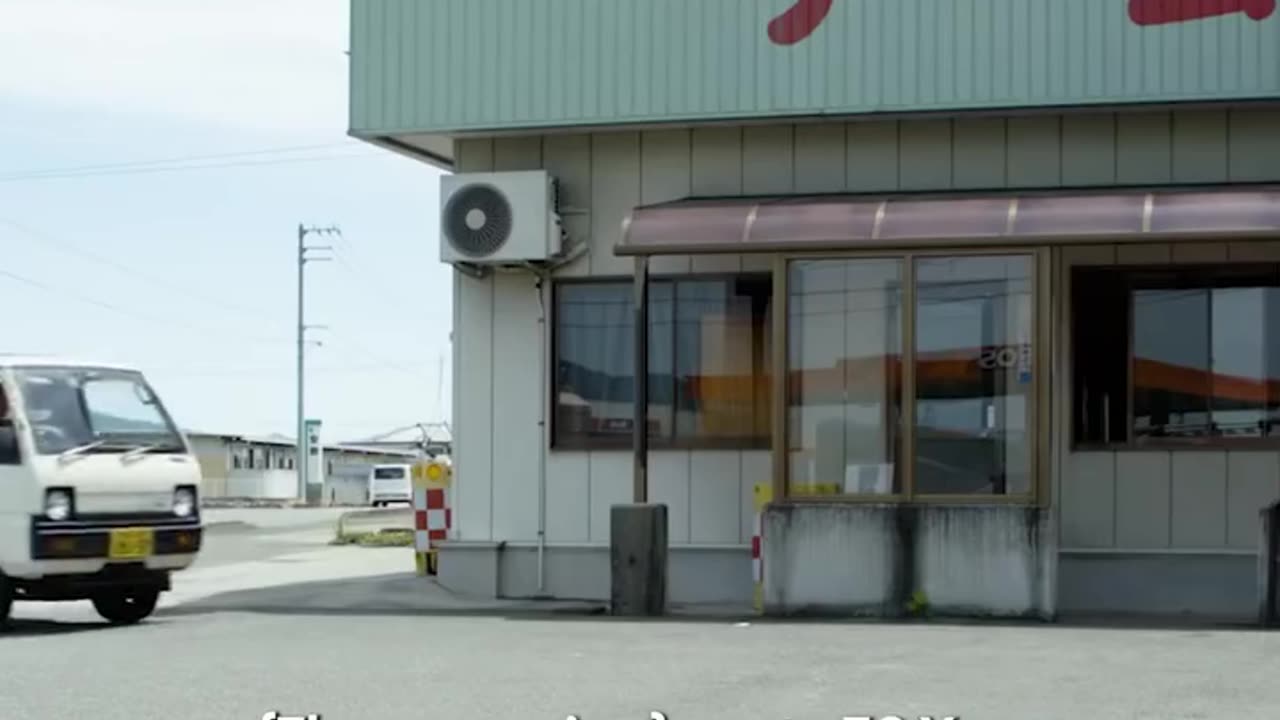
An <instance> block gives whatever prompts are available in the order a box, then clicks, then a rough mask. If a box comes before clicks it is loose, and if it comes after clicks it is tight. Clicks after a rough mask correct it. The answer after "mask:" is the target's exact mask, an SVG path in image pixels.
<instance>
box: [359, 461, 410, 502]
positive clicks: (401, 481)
mask: <svg viewBox="0 0 1280 720" xmlns="http://www.w3.org/2000/svg"><path fill="white" fill-rule="evenodd" d="M412 502H413V474H412V469H411V466H409V465H374V466H373V469H372V470H370V471H369V504H370V505H372V506H373V507H382V506H383V505H390V504H391V503H412Z"/></svg>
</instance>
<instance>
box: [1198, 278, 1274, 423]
mask: <svg viewBox="0 0 1280 720" xmlns="http://www.w3.org/2000/svg"><path fill="white" fill-rule="evenodd" d="M1275 292H1276V291H1275V290H1274V289H1272V288H1261V287H1239V288H1217V289H1215V290H1214V291H1213V296H1212V302H1213V305H1212V311H1211V315H1212V328H1213V331H1212V333H1211V334H1212V352H1213V355H1212V359H1213V377H1212V382H1213V396H1212V397H1213V400H1212V403H1213V426H1214V429H1215V430H1216V431H1217V432H1218V433H1221V434H1222V435H1223V436H1225V437H1261V436H1263V435H1266V434H1268V432H1267V431H1268V427H1269V423H1268V419H1269V416H1270V408H1269V407H1268V397H1267V389H1268V386H1269V385H1270V382H1269V376H1270V372H1269V368H1268V367H1267V340H1268V339H1269V336H1268V334H1267V333H1266V332H1265V318H1266V316H1267V306H1268V305H1269V304H1273V303H1274V299H1272V296H1273V295H1274V294H1275Z"/></svg>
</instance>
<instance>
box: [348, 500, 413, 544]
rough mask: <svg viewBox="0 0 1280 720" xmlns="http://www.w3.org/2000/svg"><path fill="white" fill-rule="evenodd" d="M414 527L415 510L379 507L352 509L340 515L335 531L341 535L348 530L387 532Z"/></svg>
mask: <svg viewBox="0 0 1280 720" xmlns="http://www.w3.org/2000/svg"><path fill="white" fill-rule="evenodd" d="M412 529H413V510H412V509H407V508H399V507H397V508H385V509H383V508H378V509H376V510H352V511H350V512H345V513H342V514H341V515H339V516H338V520H337V522H336V523H335V527H334V532H335V533H336V535H337V536H338V537H341V536H342V535H343V534H345V533H346V532H348V531H354V532H386V531H389V530H390V531H395V530H412Z"/></svg>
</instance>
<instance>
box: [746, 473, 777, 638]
mask: <svg viewBox="0 0 1280 720" xmlns="http://www.w3.org/2000/svg"><path fill="white" fill-rule="evenodd" d="M752 496H753V501H754V502H753V503H752V504H753V505H754V506H755V510H756V512H755V516H754V518H753V525H752V530H751V579H752V582H753V585H754V586H755V597H754V605H755V608H756V612H764V509H765V506H766V505H768V504H769V500H770V499H771V498H772V497H773V486H772V485H771V484H769V483H760V484H758V485H756V486H755V488H754V489H753V491H752Z"/></svg>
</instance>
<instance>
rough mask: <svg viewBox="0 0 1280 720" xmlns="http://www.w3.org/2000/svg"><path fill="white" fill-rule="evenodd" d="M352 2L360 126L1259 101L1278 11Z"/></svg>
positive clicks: (714, 0) (709, 1)
mask: <svg viewBox="0 0 1280 720" xmlns="http://www.w3.org/2000/svg"><path fill="white" fill-rule="evenodd" d="M792 2H793V0H609V1H607V2H606V1H604V0H600V1H597V0H540V1H537V2H535V1H534V0H432V1H431V2H422V1H421V0H353V1H352V22H351V29H352V37H351V51H352V53H351V117H350V123H351V127H352V128H353V129H354V130H355V131H356V132H357V133H369V134H389V133H393V132H414V131H418V132H423V131H438V130H466V129H496V128H530V127H549V126H563V125H611V124H619V123H630V122H643V121H655V120H665V121H671V120H695V119H709V118H714V119H723V118H730V117H749V116H755V117H768V116H779V115H792V116H794V115H809V114H848V113H867V112H877V111H908V110H940V109H958V108H975V107H977V108H999V107H1017V106H1054V105H1082V104H1096V103H1119V102H1152V101H1177V100H1205V99H1224V98H1258V97H1275V96H1276V95H1277V94H1280V14H1278V15H1274V16H1272V17H1270V18H1268V19H1266V20H1263V21H1261V22H1257V21H1253V20H1250V19H1248V18H1246V17H1245V16H1244V15H1243V14H1240V13H1233V14H1230V15H1226V16H1223V17H1218V18H1211V19H1205V20H1199V21H1194V22H1185V23H1176V24H1170V25H1164V26H1158V27H1141V26H1138V25H1136V24H1134V23H1133V22H1131V21H1130V19H1129V17H1128V14H1127V10H1126V8H1127V5H1128V3H1127V2H1126V1H1125V0H1069V1H1068V0H947V1H946V2H939V0H842V1H841V2H838V3H836V5H835V9H834V10H833V11H832V16H831V17H830V18H828V19H827V21H826V22H825V23H824V24H823V25H822V26H821V27H819V28H818V30H817V32H816V33H814V34H813V35H812V36H811V37H810V38H808V39H807V40H805V41H804V42H801V43H799V44H796V45H793V46H789V47H784V46H779V45H776V44H774V43H772V42H771V41H770V40H769V38H768V35H767V32H766V27H767V25H768V22H769V20H770V19H771V18H772V17H774V16H776V15H778V14H779V13H781V12H782V11H783V10H784V9H786V8H787V7H789V6H790V5H791V4H792Z"/></svg>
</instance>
